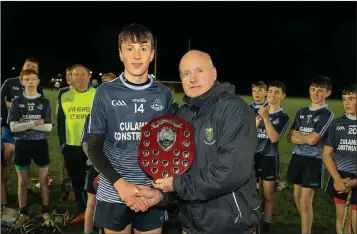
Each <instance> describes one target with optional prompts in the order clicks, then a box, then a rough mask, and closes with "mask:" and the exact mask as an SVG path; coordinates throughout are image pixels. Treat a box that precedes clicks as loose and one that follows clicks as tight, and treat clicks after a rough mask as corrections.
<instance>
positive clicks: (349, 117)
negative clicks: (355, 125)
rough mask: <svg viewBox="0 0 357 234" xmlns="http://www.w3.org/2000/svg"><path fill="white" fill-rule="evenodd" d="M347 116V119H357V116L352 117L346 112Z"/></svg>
mask: <svg viewBox="0 0 357 234" xmlns="http://www.w3.org/2000/svg"><path fill="white" fill-rule="evenodd" d="M346 117H347V119H350V120H357V118H356V117H354V118H353V117H351V116H349V115H348V114H346Z"/></svg>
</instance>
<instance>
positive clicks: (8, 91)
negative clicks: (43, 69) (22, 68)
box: [1, 76, 44, 102]
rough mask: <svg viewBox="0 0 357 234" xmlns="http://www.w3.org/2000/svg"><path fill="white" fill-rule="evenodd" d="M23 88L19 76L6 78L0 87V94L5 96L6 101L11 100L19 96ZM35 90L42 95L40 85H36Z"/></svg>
mask: <svg viewBox="0 0 357 234" xmlns="http://www.w3.org/2000/svg"><path fill="white" fill-rule="evenodd" d="M24 91H25V88H24V87H23V86H22V84H21V83H20V77H19V76H18V77H14V78H8V79H6V80H5V81H4V84H3V85H2V87H1V96H2V97H6V99H5V100H6V101H7V102H12V101H13V100H14V99H15V98H17V97H20V96H21V95H22V94H23V93H24ZM37 92H38V93H39V94H41V95H42V96H44V94H43V89H42V87H41V86H37Z"/></svg>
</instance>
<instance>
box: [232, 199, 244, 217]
mask: <svg viewBox="0 0 357 234" xmlns="http://www.w3.org/2000/svg"><path fill="white" fill-rule="evenodd" d="M232 195H233V200H234V204H235V206H236V208H237V211H238V215H237V217H236V218H235V219H234V223H237V222H238V220H239V219H240V218H242V212H241V210H240V208H239V204H238V201H237V198H236V195H235V194H234V192H232Z"/></svg>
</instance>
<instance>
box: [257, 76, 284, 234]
mask: <svg viewBox="0 0 357 234" xmlns="http://www.w3.org/2000/svg"><path fill="white" fill-rule="evenodd" d="M285 96H286V94H285V85H284V84H283V83H282V82H280V81H272V82H271V83H269V85H268V94H267V102H268V105H267V106H266V107H260V108H259V109H258V112H257V114H258V115H257V117H256V127H257V137H258V146H257V151H256V154H255V170H256V173H257V178H258V179H260V180H261V181H262V184H263V186H262V189H263V195H264V196H263V199H264V207H263V209H264V223H263V227H262V232H263V233H269V230H270V224H271V222H272V216H273V209H274V187H275V184H276V180H277V179H278V174H279V151H278V146H279V140H280V137H281V136H282V135H283V134H284V132H285V130H286V128H287V127H288V125H289V116H288V115H287V114H286V113H285V112H284V111H283V109H282V108H281V107H280V102H281V100H283V99H284V98H285Z"/></svg>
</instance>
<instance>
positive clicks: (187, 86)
mask: <svg viewBox="0 0 357 234" xmlns="http://www.w3.org/2000/svg"><path fill="white" fill-rule="evenodd" d="M180 77H181V80H182V85H183V89H184V91H185V94H186V95H185V97H184V102H185V104H184V105H183V106H182V107H181V108H180V110H179V111H178V113H177V116H179V117H182V118H184V119H185V120H186V121H187V122H188V123H190V124H191V125H192V126H194V130H195V136H194V142H195V155H196V156H195V160H194V162H193V164H192V166H191V167H190V169H189V170H188V171H187V172H186V173H184V174H182V175H179V176H175V177H169V178H164V179H158V180H156V181H155V183H154V187H155V188H157V189H159V190H161V191H163V192H166V193H162V192H160V191H159V190H154V189H151V190H149V189H147V190H146V189H143V190H141V192H140V194H139V195H140V196H143V197H146V198H147V199H148V201H149V203H150V204H151V205H154V204H157V203H165V202H167V200H168V195H167V194H168V193H167V192H175V193H176V196H177V198H178V200H179V203H178V205H179V208H180V212H179V215H178V217H179V220H180V222H181V225H182V229H183V231H184V232H185V233H187V234H191V233H192V234H196V233H197V234H198V233H205V234H216V233H241V234H251V233H253V232H254V231H255V227H256V226H257V225H258V224H259V222H260V220H261V211H260V207H259V198H258V194H257V192H256V189H255V178H254V170H253V158H254V153H255V149H256V144H257V143H256V127H255V120H254V116H253V113H252V112H251V110H250V109H249V106H248V105H247V104H246V103H245V101H244V100H242V99H241V98H240V97H237V96H235V94H234V87H233V86H232V85H228V84H220V83H219V82H218V81H217V71H216V68H215V67H214V66H213V64H212V61H211V58H210V56H209V55H208V54H206V53H203V52H201V51H195V50H193V51H189V52H188V53H187V54H185V55H184V56H183V58H182V59H181V62H180Z"/></svg>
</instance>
